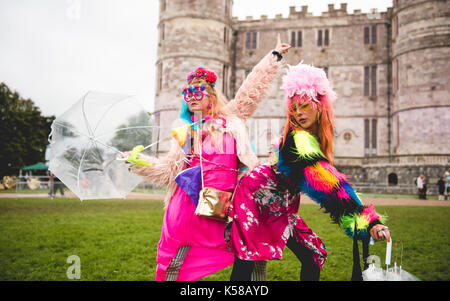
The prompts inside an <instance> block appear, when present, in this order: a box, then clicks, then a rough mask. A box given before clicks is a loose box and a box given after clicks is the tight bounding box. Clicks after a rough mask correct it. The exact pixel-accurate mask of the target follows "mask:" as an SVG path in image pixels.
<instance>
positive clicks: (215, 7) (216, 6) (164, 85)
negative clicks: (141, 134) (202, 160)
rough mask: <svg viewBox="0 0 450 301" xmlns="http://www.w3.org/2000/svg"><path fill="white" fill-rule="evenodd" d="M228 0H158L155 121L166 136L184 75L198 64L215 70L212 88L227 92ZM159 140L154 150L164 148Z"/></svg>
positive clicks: (177, 106)
mask: <svg viewBox="0 0 450 301" xmlns="http://www.w3.org/2000/svg"><path fill="white" fill-rule="evenodd" d="M231 5H232V1H230V0H196V1H192V0H190V1H186V0H161V1H160V12H159V24H158V30H159V44H158V58H157V62H156V67H157V68H156V69H157V76H156V78H157V79H156V80H157V82H156V101H155V115H154V117H155V121H156V123H157V124H159V125H167V127H166V126H164V129H163V130H162V131H161V132H160V133H159V134H158V135H159V139H161V138H162V137H166V136H167V135H168V133H169V130H170V128H171V127H170V124H171V123H172V122H173V121H174V120H176V119H177V118H178V115H179V110H180V102H181V101H182V96H181V89H182V87H183V86H184V85H186V75H187V74H188V73H189V72H191V71H193V70H194V69H195V68H197V67H199V66H205V67H207V68H209V69H211V70H214V71H215V72H216V73H217V76H218V78H219V79H218V81H217V84H216V87H217V88H218V89H220V90H221V91H222V92H224V94H225V95H228V94H229V92H228V91H229V87H230V86H229V78H230V75H231V58H232V47H231V40H232V23H231ZM167 147H168V143H161V144H160V145H159V148H158V151H166V150H167Z"/></svg>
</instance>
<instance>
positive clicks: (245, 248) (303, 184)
mask: <svg viewBox="0 0 450 301" xmlns="http://www.w3.org/2000/svg"><path fill="white" fill-rule="evenodd" d="M282 88H283V89H284V90H285V92H286V110H287V118H286V124H285V127H284V134H283V136H282V138H281V141H280V144H279V146H278V147H277V148H276V149H275V150H274V152H273V155H274V160H273V162H272V163H271V164H266V165H259V166H257V167H256V168H254V169H253V170H252V171H251V173H249V174H247V175H245V176H244V177H242V178H241V180H240V181H239V183H238V185H237V187H236V190H235V194H234V197H233V200H232V203H231V205H230V208H229V218H230V219H231V220H232V221H230V222H229V223H228V224H227V232H226V233H227V236H228V240H229V241H230V244H231V249H232V251H233V253H234V254H235V256H236V257H235V258H236V260H235V263H234V266H233V271H232V275H231V280H251V279H252V272H253V270H254V268H255V263H259V266H261V262H264V261H266V260H271V259H281V257H282V253H283V249H284V247H285V246H287V247H288V248H289V249H291V250H292V251H293V252H294V254H295V255H296V256H297V258H298V259H299V260H300V261H301V263H302V266H301V271H300V280H319V276H320V270H321V269H322V267H323V264H324V263H325V260H326V256H327V251H326V248H325V245H324V243H323V241H322V240H321V239H320V238H319V237H318V236H317V235H316V234H315V233H314V232H313V231H312V230H311V229H310V228H309V227H308V226H307V225H306V223H305V221H304V220H303V219H302V218H301V217H300V216H299V215H298V210H299V205H300V193H305V194H307V195H308V196H309V197H311V198H312V199H313V200H314V201H316V202H317V203H318V204H319V205H320V206H321V207H322V208H324V209H325V212H327V213H330V217H331V219H332V220H333V221H334V222H335V223H337V224H339V225H340V226H341V227H342V228H343V229H344V231H345V232H346V233H347V234H348V235H349V236H350V237H353V238H354V248H357V246H358V245H357V241H356V239H358V240H363V241H364V242H365V243H367V241H368V240H369V238H370V237H372V238H373V239H374V240H383V239H386V238H387V239H388V240H389V239H390V233H389V230H388V228H387V227H386V226H384V225H383V224H382V221H383V217H381V216H380V215H378V214H377V213H376V212H375V210H374V207H373V205H370V206H365V205H363V204H362V203H361V201H360V199H359V198H358V196H357V195H356V193H355V191H354V190H353V189H352V187H351V186H350V185H349V184H348V183H347V182H346V177H345V175H343V174H342V173H340V172H338V171H337V170H336V168H335V167H334V166H333V165H332V162H333V134H334V121H333V107H332V103H333V101H334V100H335V99H336V94H335V93H334V91H333V90H332V89H331V87H330V84H329V82H328V79H327V77H326V75H325V72H324V71H323V70H322V69H319V68H316V67H312V66H309V65H305V64H301V63H300V64H299V65H297V66H291V67H290V68H289V71H288V72H287V74H286V75H285V76H284V77H283V85H282ZM365 250H367V247H366V248H365ZM354 254H356V253H354ZM358 260H359V255H358V256H354V275H353V276H352V277H355V278H353V279H357V277H358V268H357V267H358V265H359V261H358ZM355 262H356V263H355ZM259 269H261V268H259ZM262 273H264V269H262ZM360 274H361V269H360V268H359V275H360ZM259 278H260V279H265V275H260V276H259Z"/></svg>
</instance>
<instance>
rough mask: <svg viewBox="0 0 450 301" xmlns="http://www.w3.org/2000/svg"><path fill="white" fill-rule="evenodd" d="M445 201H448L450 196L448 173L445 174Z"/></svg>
mask: <svg viewBox="0 0 450 301" xmlns="http://www.w3.org/2000/svg"><path fill="white" fill-rule="evenodd" d="M444 176H445V192H444V196H445V200H447V197H448V195H449V194H450V173H449V172H448V171H446V172H445V174H444Z"/></svg>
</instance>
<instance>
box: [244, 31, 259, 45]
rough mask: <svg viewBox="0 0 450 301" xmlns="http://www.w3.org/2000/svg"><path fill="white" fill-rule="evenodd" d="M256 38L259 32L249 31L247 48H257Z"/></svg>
mask: <svg viewBox="0 0 450 301" xmlns="http://www.w3.org/2000/svg"><path fill="white" fill-rule="evenodd" d="M256 38H257V33H256V32H255V31H253V32H247V34H246V39H245V48H247V49H256Z"/></svg>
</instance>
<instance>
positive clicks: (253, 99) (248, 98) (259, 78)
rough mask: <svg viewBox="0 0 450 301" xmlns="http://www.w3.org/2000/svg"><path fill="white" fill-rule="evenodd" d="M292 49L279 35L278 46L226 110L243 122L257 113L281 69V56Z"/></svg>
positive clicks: (250, 77)
mask: <svg viewBox="0 0 450 301" xmlns="http://www.w3.org/2000/svg"><path fill="white" fill-rule="evenodd" d="M289 48H291V46H290V45H288V44H284V43H281V40H280V35H279V34H278V40H277V46H276V47H275V50H274V51H272V50H271V51H270V53H268V54H267V55H266V56H265V57H264V58H263V59H262V60H261V61H260V62H259V63H258V64H257V65H256V66H255V67H254V68H253V70H252V72H251V73H250V74H249V75H248V76H247V78H246V79H245V80H244V82H243V84H242V85H241V87H240V88H239V90H238V91H237V93H236V96H235V98H234V99H233V100H232V101H230V103H229V104H228V105H227V106H226V107H225V108H224V112H226V113H231V114H233V115H235V116H237V117H239V118H241V119H242V120H244V121H245V120H247V119H248V118H249V117H250V116H252V115H253V113H254V112H255V110H256V108H257V106H258V104H259V103H260V102H261V100H262V99H264V97H265V96H266V94H267V92H268V91H269V89H270V86H271V84H272V82H273V80H274V79H275V77H276V76H277V74H278V72H279V70H280V68H281V65H282V63H281V56H282V55H283V54H284V53H287V51H288V50H289Z"/></svg>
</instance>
